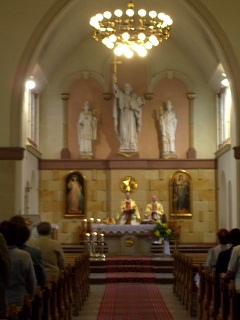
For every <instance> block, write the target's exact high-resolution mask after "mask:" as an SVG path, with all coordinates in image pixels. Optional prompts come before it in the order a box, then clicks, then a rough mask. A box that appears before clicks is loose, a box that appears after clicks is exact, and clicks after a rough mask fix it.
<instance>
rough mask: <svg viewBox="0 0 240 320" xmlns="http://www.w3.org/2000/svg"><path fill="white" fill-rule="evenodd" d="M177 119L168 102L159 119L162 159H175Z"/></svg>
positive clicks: (170, 103)
mask: <svg viewBox="0 0 240 320" xmlns="http://www.w3.org/2000/svg"><path fill="white" fill-rule="evenodd" d="M177 122H178V120H177V117H176V113H175V111H174V110H173V105H172V102H171V101H170V100H167V102H166V103H165V110H163V109H162V113H161V114H160V118H159V125H160V130H161V134H162V157H163V158H164V159H174V158H176V157H177V155H176V152H175V134H176V128H177Z"/></svg>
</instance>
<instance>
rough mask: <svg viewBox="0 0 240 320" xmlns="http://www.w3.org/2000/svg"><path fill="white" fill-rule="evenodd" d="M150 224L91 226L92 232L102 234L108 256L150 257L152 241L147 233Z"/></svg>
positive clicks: (150, 227) (151, 226)
mask: <svg viewBox="0 0 240 320" xmlns="http://www.w3.org/2000/svg"><path fill="white" fill-rule="evenodd" d="M153 228H154V225H152V224H140V225H129V224H128V225H126V224H125V225H119V224H112V225H110V224H93V225H92V230H93V232H97V233H103V234H104V240H105V243H106V244H107V248H108V254H110V255H115V254H116V255H150V254H151V245H152V239H150V237H149V235H148V233H149V231H150V230H152V229H153Z"/></svg>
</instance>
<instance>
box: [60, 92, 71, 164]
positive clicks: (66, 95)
mask: <svg viewBox="0 0 240 320" xmlns="http://www.w3.org/2000/svg"><path fill="white" fill-rule="evenodd" d="M69 96H70V95H69V93H62V94H61V98H62V101H63V148H62V151H61V159H70V151H69V150H68V100H69Z"/></svg>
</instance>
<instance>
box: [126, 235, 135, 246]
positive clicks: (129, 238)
mask: <svg viewBox="0 0 240 320" xmlns="http://www.w3.org/2000/svg"><path fill="white" fill-rule="evenodd" d="M133 245H134V239H133V238H132V237H128V238H126V239H125V246H126V247H132V246H133Z"/></svg>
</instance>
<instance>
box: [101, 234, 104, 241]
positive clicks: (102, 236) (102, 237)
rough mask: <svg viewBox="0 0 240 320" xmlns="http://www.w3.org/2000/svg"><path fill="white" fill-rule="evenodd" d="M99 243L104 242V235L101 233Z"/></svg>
mask: <svg viewBox="0 0 240 320" xmlns="http://www.w3.org/2000/svg"><path fill="white" fill-rule="evenodd" d="M100 241H101V242H104V234H103V233H101V234H100Z"/></svg>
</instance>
